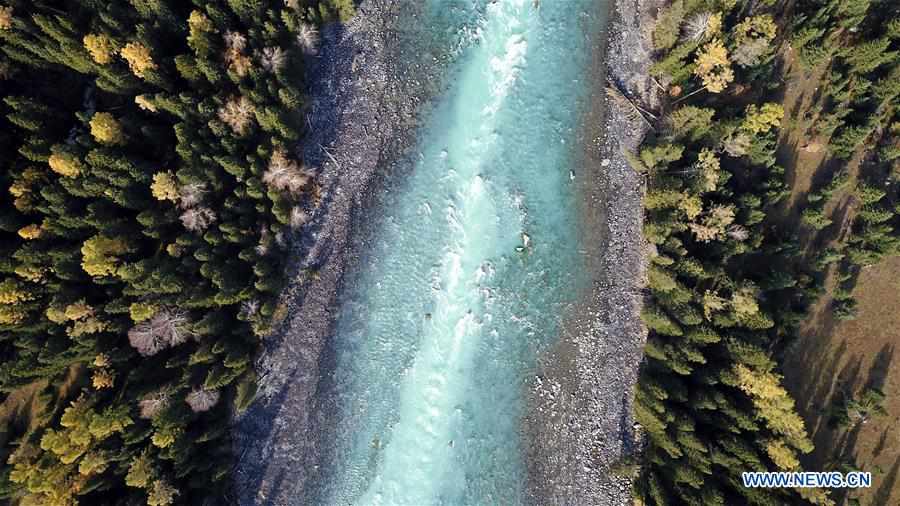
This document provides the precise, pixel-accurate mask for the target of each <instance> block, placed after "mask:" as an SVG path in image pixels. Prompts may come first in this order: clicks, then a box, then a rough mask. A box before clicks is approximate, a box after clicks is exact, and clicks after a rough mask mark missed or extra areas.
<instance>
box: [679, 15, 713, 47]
mask: <svg viewBox="0 0 900 506" xmlns="http://www.w3.org/2000/svg"><path fill="white" fill-rule="evenodd" d="M711 21H712V22H713V23H715V18H714V17H713V13H711V12H709V11H704V12H698V13H697V14H694V15H693V16H691V17H689V18H688V19H687V21H685V23H684V29H683V38H684V40H690V41H693V42H700V41H701V40H703V38H704V37H706V35H707V34H708V33H709V31H710V28H711V26H710V22H711Z"/></svg>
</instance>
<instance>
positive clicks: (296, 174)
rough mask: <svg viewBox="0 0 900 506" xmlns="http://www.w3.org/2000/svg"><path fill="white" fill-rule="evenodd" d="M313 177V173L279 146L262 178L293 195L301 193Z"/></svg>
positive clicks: (270, 184)
mask: <svg viewBox="0 0 900 506" xmlns="http://www.w3.org/2000/svg"><path fill="white" fill-rule="evenodd" d="M312 178H313V173H312V171H310V170H309V169H307V168H306V167H303V166H301V165H300V164H299V163H297V162H296V161H294V160H291V159H289V158H288V157H287V153H286V152H285V151H284V149H282V148H277V149H276V150H275V152H274V153H272V158H271V159H270V160H269V167H268V168H267V169H266V171H265V172H264V173H263V176H262V180H263V182H265V183H266V184H267V185H269V186H271V187H272V188H275V189H276V190H279V191H287V192H289V193H291V194H293V195H296V194H298V193H300V191H302V190H303V189H304V188H306V186H307V185H308V184H309V182H310V181H311V180H312Z"/></svg>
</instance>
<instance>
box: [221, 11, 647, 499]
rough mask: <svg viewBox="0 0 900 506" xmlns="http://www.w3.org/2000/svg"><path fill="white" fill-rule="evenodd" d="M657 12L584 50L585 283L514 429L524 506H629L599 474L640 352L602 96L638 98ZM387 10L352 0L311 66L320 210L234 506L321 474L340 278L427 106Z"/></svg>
mask: <svg viewBox="0 0 900 506" xmlns="http://www.w3.org/2000/svg"><path fill="white" fill-rule="evenodd" d="M611 1H612V0H611ZM659 1H660V0H615V2H614V4H613V5H610V6H609V9H610V21H609V24H608V29H607V30H606V31H605V32H603V33H600V34H598V35H597V38H596V41H595V43H594V47H595V52H594V54H593V62H592V68H593V69H594V72H593V75H592V76H591V79H592V80H593V82H594V83H595V84H596V87H595V89H594V91H593V96H592V99H591V102H592V107H590V110H589V111H587V112H586V114H585V119H584V127H583V129H582V132H581V134H580V135H581V139H579V140H580V142H581V144H582V145H583V146H585V149H584V154H583V157H582V158H581V160H580V162H579V166H578V168H577V170H576V171H575V177H576V184H578V185H579V186H580V188H581V192H582V195H583V197H584V198H583V202H582V209H581V211H582V215H583V217H584V222H585V224H586V226H585V227H584V234H585V236H584V238H583V241H582V244H584V245H585V249H586V251H585V260H586V262H587V266H588V268H589V272H593V273H595V276H594V277H593V279H592V280H591V281H592V282H591V284H590V290H588V291H587V293H585V294H583V296H582V297H581V303H580V304H579V305H577V306H575V307H573V308H572V311H571V314H570V315H568V323H567V325H566V327H565V329H564V336H563V338H562V339H561V340H560V343H559V345H558V346H557V347H555V348H554V349H553V351H552V353H549V354H548V355H547V356H545V357H543V359H542V370H541V372H540V374H539V376H538V377H536V378H535V380H534V382H533V383H532V384H530V385H529V386H528V388H529V390H530V399H531V401H530V405H529V414H528V416H527V418H526V420H525V421H524V423H523V426H524V431H525V436H526V439H527V441H529V443H528V444H527V445H526V446H527V447H528V462H529V483H528V491H529V496H530V497H531V499H532V502H534V503H535V504H540V505H542V506H543V505H556V504H565V505H581V504H598V505H607V504H614V505H619V504H630V502H629V500H630V479H629V478H628V477H627V476H616V475H614V473H612V472H611V471H610V468H611V466H612V465H613V464H614V463H615V462H617V461H618V460H620V459H621V457H622V456H623V455H627V454H629V453H630V452H632V451H633V430H632V421H631V403H632V391H633V385H634V382H635V380H636V377H637V370H638V367H639V364H640V361H641V355H642V350H641V348H642V346H643V342H644V331H643V329H642V326H641V324H640V320H639V316H638V315H639V311H640V287H641V285H642V281H641V278H642V275H643V264H642V243H641V191H642V189H641V185H640V181H639V178H638V176H637V174H635V172H634V171H633V170H632V169H631V168H630V167H629V166H628V163H627V161H626V160H625V157H624V156H623V154H622V153H623V151H624V150H632V149H634V148H635V147H636V146H637V145H638V144H639V142H640V140H641V138H642V137H643V133H644V128H645V126H644V125H642V124H641V123H640V122H639V121H640V120H638V121H637V122H636V121H633V120H632V119H629V117H628V115H627V114H625V112H626V111H620V110H617V109H615V108H614V107H613V108H607V103H606V102H607V101H606V94H605V83H606V81H607V77H609V78H610V79H611V80H613V81H614V82H616V83H618V85H619V86H620V88H621V89H622V90H623V91H624V92H625V93H627V94H628V95H629V96H632V97H643V100H645V101H650V100H652V94H653V88H652V86H651V84H650V83H651V82H650V80H649V78H648V77H647V67H648V64H649V63H648V62H649V61H650V53H649V47H650V46H649V42H648V37H647V36H646V33H645V32H648V31H649V28H648V27H649V21H648V20H649V19H650V16H651V14H655V8H656V7H655V4H658V3H659ZM401 3H402V4H403V5H409V3H408V2H401V1H400V0H366V1H364V2H363V3H362V5H361V6H360V9H359V14H358V15H357V16H355V17H354V18H353V19H352V20H351V21H350V22H349V23H348V24H346V25H333V26H330V27H328V28H327V29H326V30H325V31H324V32H323V44H322V48H321V53H320V57H319V59H318V60H317V63H315V64H314V65H312V68H313V74H312V76H311V79H310V83H311V84H310V90H311V93H312V97H311V98H312V106H311V108H310V110H309V113H308V120H309V126H310V132H311V134H310V136H309V137H308V138H307V139H306V141H305V143H304V145H303V147H302V152H303V157H304V160H305V161H306V162H307V163H308V164H311V165H315V166H319V167H321V181H322V185H323V190H324V199H323V206H322V207H321V208H320V209H319V210H318V211H317V214H316V216H315V218H314V221H313V222H312V224H311V225H309V227H311V228H309V229H307V230H306V231H305V232H304V238H305V239H303V240H297V241H295V242H294V244H293V245H292V252H291V256H292V259H293V260H292V266H291V272H290V274H289V276H290V278H291V279H290V281H289V284H288V287H287V289H286V291H285V294H284V296H283V302H284V305H285V307H286V308H287V317H286V318H285V320H284V321H283V323H282V324H281V325H280V328H279V329H278V330H277V331H276V332H275V333H274V334H273V335H272V336H271V337H269V338H268V339H267V340H266V342H265V350H264V353H263V354H262V357H261V359H260V361H259V363H258V364H257V370H258V371H259V373H260V377H261V381H260V393H259V397H258V399H257V400H256V402H255V403H254V404H253V405H252V406H251V408H250V409H249V410H248V411H247V412H246V413H245V414H244V415H242V416H241V417H239V419H237V420H236V424H235V429H236V430H235V443H234V446H235V452H236V454H237V455H238V456H239V461H238V463H237V467H236V469H235V473H234V476H235V482H236V496H237V502H238V503H239V504H248V505H249V504H265V505H278V506H281V505H291V504H316V502H315V492H316V491H315V490H313V486H312V484H314V483H317V482H320V481H321V480H320V479H319V478H320V476H319V474H318V473H319V472H320V469H323V468H325V467H326V466H325V465H324V464H325V463H327V461H328V455H327V452H328V444H327V441H324V440H323V435H326V436H324V438H326V439H327V434H329V432H330V431H329V430H328V428H327V426H328V424H329V423H330V422H331V420H330V416H329V414H330V413H332V411H331V410H332V408H333V406H330V404H329V403H330V401H329V398H328V397H329V396H328V395H327V387H328V386H327V379H326V377H327V375H328V368H329V367H330V366H329V363H330V361H329V357H328V337H329V335H330V334H331V332H332V327H333V325H334V319H335V317H336V316H337V315H336V311H335V309H336V307H337V300H338V295H339V293H340V291H341V289H342V286H343V285H344V284H345V279H346V278H347V275H348V274H347V273H348V272H353V269H354V266H355V264H356V262H357V259H358V255H357V254H356V252H357V251H359V250H360V248H365V247H366V244H367V242H368V240H367V238H366V237H365V235H364V234H363V233H361V232H360V231H361V230H363V229H365V227H359V226H358V222H359V221H360V220H362V219H365V213H367V212H368V211H369V210H370V208H371V204H372V195H373V194H374V193H375V192H376V191H377V190H378V188H379V180H380V179H379V178H380V177H381V174H380V172H379V171H380V170H383V169H384V168H386V167H390V166H391V165H392V164H393V162H394V161H395V160H397V159H398V158H399V157H400V156H401V154H402V153H403V152H404V150H405V149H406V147H407V146H408V143H409V141H410V140H411V136H412V134H413V133H414V130H415V126H416V118H417V113H418V109H419V104H420V99H421V98H422V97H423V96H425V95H426V94H428V93H429V92H428V91H427V90H424V87H425V86H427V84H423V83H420V82H415V83H407V82H403V81H402V80H401V79H399V78H398V76H402V75H404V71H403V69H401V68H399V67H400V66H401V65H402V63H401V62H402V61H404V60H407V59H405V58H402V57H401V56H402V55H401V54H400V52H401V46H402V44H401V41H400V38H401V37H402V35H401V34H400V33H399V32H398V29H397V28H398V26H400V24H401V21H400V18H401V17H402V16H408V15H415V13H409V12H402V13H401V12H400V9H399V7H400V5H401ZM604 5H606V2H603V3H602V4H601V7H600V8H605V7H602V6H604ZM651 9H652V10H653V12H651ZM406 21H408V20H406ZM585 33H589V31H586V32H585ZM607 71H608V73H607ZM416 74H418V75H424V74H425V73H424V72H417V73H416ZM432 91H433V90H432ZM351 237H352V241H351ZM591 245H594V246H595V247H590V246H591Z"/></svg>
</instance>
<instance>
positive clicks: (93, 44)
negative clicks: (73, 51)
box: [82, 33, 116, 65]
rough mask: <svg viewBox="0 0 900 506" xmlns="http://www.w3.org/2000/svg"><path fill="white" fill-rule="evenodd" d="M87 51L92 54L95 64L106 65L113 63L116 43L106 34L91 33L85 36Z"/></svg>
mask: <svg viewBox="0 0 900 506" xmlns="http://www.w3.org/2000/svg"><path fill="white" fill-rule="evenodd" d="M82 42H84V47H85V49H87V50H88V52H89V53H91V58H93V59H94V61H95V62H97V63H99V64H101V65H106V64H107V63H109V62H111V61H112V59H113V56H115V54H116V43H115V42H113V40H112V39H110V38H109V37H107V36H106V35H104V34H92V33H89V34H87V35H85V36H84V39H83V41H82Z"/></svg>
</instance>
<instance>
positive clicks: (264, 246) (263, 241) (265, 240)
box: [255, 226, 272, 256]
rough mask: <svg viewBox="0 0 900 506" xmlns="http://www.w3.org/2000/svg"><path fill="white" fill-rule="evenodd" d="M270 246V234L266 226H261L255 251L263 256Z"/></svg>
mask: <svg viewBox="0 0 900 506" xmlns="http://www.w3.org/2000/svg"><path fill="white" fill-rule="evenodd" d="M271 247H272V234H271V232H269V229H268V227H266V226H262V227H260V230H259V244H257V245H256V248H255V250H256V253H257V254H258V255H260V256H264V255H266V254H267V253H268V252H269V249H270V248H271Z"/></svg>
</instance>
